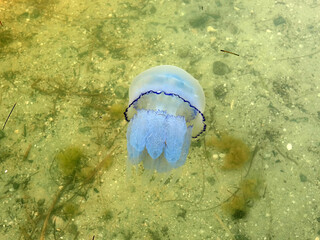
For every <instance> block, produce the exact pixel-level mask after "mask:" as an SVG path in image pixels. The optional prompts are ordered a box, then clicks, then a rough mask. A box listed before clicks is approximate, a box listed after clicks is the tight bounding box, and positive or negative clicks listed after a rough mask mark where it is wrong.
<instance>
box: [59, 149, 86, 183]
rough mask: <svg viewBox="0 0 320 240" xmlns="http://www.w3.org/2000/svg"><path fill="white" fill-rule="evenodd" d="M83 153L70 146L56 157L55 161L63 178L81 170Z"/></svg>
mask: <svg viewBox="0 0 320 240" xmlns="http://www.w3.org/2000/svg"><path fill="white" fill-rule="evenodd" d="M82 157H83V152H82V150H81V149H80V148H79V147H75V146H70V147H67V148H66V149H64V150H62V151H60V152H59V153H58V154H57V155H56V160H57V163H58V166H59V169H60V171H61V173H62V174H63V175H64V176H66V177H67V176H72V175H74V174H75V173H76V172H77V171H78V170H80V169H81V167H80V163H81V159H82Z"/></svg>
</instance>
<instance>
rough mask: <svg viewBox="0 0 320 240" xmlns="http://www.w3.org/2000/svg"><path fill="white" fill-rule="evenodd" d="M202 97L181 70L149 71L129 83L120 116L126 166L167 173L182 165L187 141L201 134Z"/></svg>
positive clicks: (197, 85) (186, 151) (196, 84)
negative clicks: (126, 101) (124, 127)
mask: <svg viewBox="0 0 320 240" xmlns="http://www.w3.org/2000/svg"><path fill="white" fill-rule="evenodd" d="M204 108H205V96H204V92H203V89H202V87H201V86H200V84H199V82H198V81H197V80H196V79H195V78H193V77H192V76H191V75H190V74H189V73H187V72H186V71H184V70H183V69H181V68H178V67H175V66H171V65H161V66H157V67H153V68H150V69H148V70H146V71H144V72H142V73H141V74H139V75H138V76H137V77H135V78H134V79H133V81H132V83H131V86H130V89H129V106H128V108H127V109H126V111H125V112H124V115H125V118H126V120H127V121H128V122H129V124H128V128H127V134H126V136H127V151H128V162H129V163H131V164H132V165H138V164H140V163H141V162H142V164H143V167H144V168H145V169H150V170H153V171H154V170H156V171H157V172H160V173H161V172H168V171H170V170H172V169H175V168H178V167H181V166H182V165H184V164H185V162H186V159H187V156H188V152H189V147H190V143H191V138H196V137H198V136H199V135H200V134H201V133H202V132H204V131H205V128H206V125H205V118H204V116H203V111H204Z"/></svg>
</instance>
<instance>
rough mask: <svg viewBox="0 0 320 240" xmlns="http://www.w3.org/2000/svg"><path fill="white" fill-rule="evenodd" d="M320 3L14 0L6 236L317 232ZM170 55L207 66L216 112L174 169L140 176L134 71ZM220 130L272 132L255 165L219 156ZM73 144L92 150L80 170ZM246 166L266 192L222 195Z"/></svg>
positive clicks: (1, 81)
mask: <svg viewBox="0 0 320 240" xmlns="http://www.w3.org/2000/svg"><path fill="white" fill-rule="evenodd" d="M319 7H320V6H319V3H317V2H316V1H309V2H305V3H300V2H298V1H291V2H288V3H287V2H286V3H284V2H275V3H274V2H273V3H261V4H256V3H251V2H249V1H248V2H241V1H230V2H228V3H223V2H220V1H214V2H208V1H187V0H185V1H128V2H123V1H122V2H120V1H112V2H107V3H106V2H105V1H91V2H90V3H86V2H71V1H69V2H68V1H60V2H59V1H40V0H34V1H13V2H11V1H7V2H5V1H2V2H1V3H0V11H1V15H0V16H1V19H0V21H1V23H2V25H0V31H1V35H0V48H1V51H0V61H1V65H0V76H1V78H0V120H1V124H4V122H5V120H6V118H7V116H8V114H9V112H10V111H11V109H12V107H13V105H14V104H15V103H17V104H16V106H15V108H14V110H13V112H12V115H11V117H10V119H9V120H8V122H7V124H6V126H5V129H4V130H3V132H2V133H3V134H4V135H2V136H3V137H2V138H1V140H0V170H1V175H0V185H1V188H0V190H1V193H0V194H1V195H0V201H1V202H0V203H1V208H0V222H1V229H0V236H1V237H0V238H1V239H62V238H63V239H92V238H93V236H95V239H316V238H317V237H319V230H320V223H319V217H320V211H319V207H318V206H319V201H317V199H319V195H320V194H319V181H320V179H319V142H320V141H319V133H318V132H317V131H318V129H319V97H320V96H319V87H318V86H319V70H318V64H317V63H318V62H319V53H320V50H319V46H318V42H319V31H320V29H319V24H318V22H319V13H318V12H319ZM220 50H228V51H231V52H235V53H237V54H239V55H240V56H235V55H232V54H228V53H223V52H221V51H220ZM161 64H170V65H176V66H178V67H181V68H182V69H185V70H186V71H188V72H189V73H190V74H192V75H193V76H194V77H195V78H197V79H198V80H199V82H200V84H201V85H202V87H203V88H204V91H205V95H206V110H205V113H204V114H205V116H206V119H207V121H206V122H207V125H208V128H207V131H206V133H205V134H203V136H201V137H200V138H199V139H198V140H194V141H193V142H192V144H191V147H190V151H189V156H188V158H187V163H186V165H185V166H183V167H182V168H181V169H179V170H178V171H176V172H173V175H172V177H169V180H170V179H171V181H169V180H167V181H166V182H165V183H164V182H162V181H161V177H162V176H154V177H152V176H148V175H147V174H145V173H144V174H140V173H138V174H135V173H133V174H132V175H131V176H129V177H128V176H126V175H127V166H126V158H127V156H126V154H127V153H126V139H125V132H126V124H127V123H126V122H125V120H124V118H123V115H122V110H123V109H124V108H125V107H126V105H127V103H128V89H129V86H130V82H131V80H132V79H133V78H134V77H135V76H136V75H138V74H139V73H141V72H142V71H144V70H146V69H148V68H150V67H152V66H156V65H161ZM222 134H228V135H231V136H234V137H237V138H240V139H242V140H243V141H244V142H245V143H246V144H247V145H248V146H249V147H250V149H251V151H253V150H254V149H255V146H258V148H257V149H258V151H257V153H256V154H255V157H254V159H253V162H252V164H251V165H250V164H249V162H248V163H247V164H246V165H245V166H244V167H243V168H240V169H238V170H233V171H225V170H222V169H221V166H222V161H223V158H224V156H223V155H221V151H219V150H218V149H216V148H212V147H206V148H205V147H204V146H205V144H204V139H205V137H209V136H212V135H222ZM69 146H74V147H77V148H79V149H80V151H81V152H82V157H81V158H80V159H81V160H80V161H79V162H78V163H79V164H78V166H79V167H78V168H77V169H76V171H77V174H76V175H74V178H72V181H71V180H70V178H68V177H66V176H65V175H66V172H65V171H63V170H61V165H59V162H58V160H57V154H58V153H59V152H61V151H62V150H63V149H66V148H67V147H69ZM291 146H292V149H291ZM109 153H111V154H113V157H110V156H108V154H109ZM110 163H112V165H111V166H109V164H110ZM250 166H251V167H250ZM248 171H249V173H248V174H247V172H248ZM71 175H72V174H71ZM163 177H164V178H165V179H167V178H168V176H163ZM243 179H256V180H259V182H260V183H261V184H260V185H258V186H259V188H258V193H259V197H257V198H254V199H246V200H248V201H247V202H246V203H245V204H244V205H241V204H239V206H242V207H245V209H238V210H243V213H244V214H238V215H234V212H230V211H228V210H226V209H225V208H224V207H223V204H224V203H225V202H226V201H227V200H228V199H231V198H232V197H233V196H236V194H235V193H236V191H239V190H237V189H239V187H240V188H241V183H242V181H243ZM239 208H240V207H239ZM238 213H239V212H238ZM240 213H241V211H240Z"/></svg>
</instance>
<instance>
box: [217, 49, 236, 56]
mask: <svg viewBox="0 0 320 240" xmlns="http://www.w3.org/2000/svg"><path fill="white" fill-rule="evenodd" d="M220 51H221V52H224V53H229V54H232V55H235V56H238V57H239V56H240V55H239V54H237V53H234V52H230V51H227V50H220Z"/></svg>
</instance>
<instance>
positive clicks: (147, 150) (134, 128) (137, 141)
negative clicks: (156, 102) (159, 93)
mask: <svg viewBox="0 0 320 240" xmlns="http://www.w3.org/2000/svg"><path fill="white" fill-rule="evenodd" d="M191 132H192V128H191V127H189V128H188V127H187V125H186V122H185V119H184V117H182V116H173V115H169V114H166V112H163V111H153V110H138V111H137V114H136V115H135V116H134V117H133V118H132V119H131V121H130V123H129V126H128V131H127V147H128V159H129V161H130V162H131V163H132V164H138V163H139V162H141V161H157V160H159V159H160V158H161V159H162V160H164V159H165V160H166V162H167V164H165V163H163V164H157V165H156V170H157V171H158V172H163V171H164V169H165V168H166V169H167V168H170V167H171V168H176V167H179V166H181V165H183V164H184V163H185V161H186V157H187V155H188V151H189V146H190V140H191ZM146 158H147V159H146ZM164 165H165V166H164ZM168 165H169V166H168Z"/></svg>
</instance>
